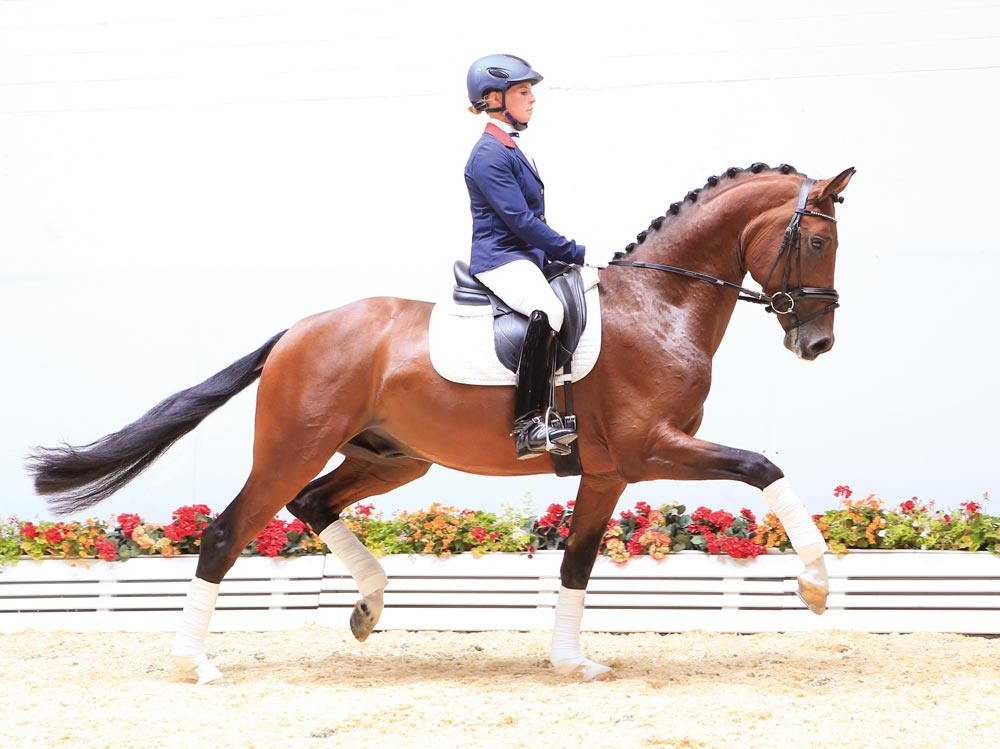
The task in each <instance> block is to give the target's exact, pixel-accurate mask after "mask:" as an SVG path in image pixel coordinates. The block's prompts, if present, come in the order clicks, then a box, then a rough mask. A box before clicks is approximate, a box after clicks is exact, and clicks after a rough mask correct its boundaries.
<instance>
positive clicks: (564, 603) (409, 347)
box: [28, 163, 855, 683]
mask: <svg viewBox="0 0 1000 749" xmlns="http://www.w3.org/2000/svg"><path fill="white" fill-rule="evenodd" d="M854 171H855V170H854V168H853V167H852V168H849V169H846V170H844V171H843V172H841V173H840V174H838V175H837V176H836V177H833V178H830V179H825V180H818V181H817V180H813V179H810V178H808V177H807V176H806V175H804V174H801V173H799V172H797V171H796V170H795V169H794V168H792V167H790V166H788V165H781V166H780V167H775V168H771V167H769V166H768V165H766V164H760V163H757V164H753V165H751V166H750V167H749V168H746V169H742V168H732V169H729V170H727V171H726V172H725V173H723V174H721V175H719V176H713V177H711V178H709V179H708V181H707V184H706V185H705V186H704V187H703V188H698V189H696V190H692V191H691V192H689V193H688V194H687V195H686V197H685V198H684V200H682V201H680V202H677V203H674V204H672V205H671V206H670V207H669V208H668V209H667V210H666V211H665V213H664V214H663V215H661V216H659V217H657V218H655V219H654V220H653V221H652V222H651V223H650V225H649V227H648V228H647V229H646V230H644V231H642V232H641V233H639V234H638V235H637V237H636V241H634V242H631V243H629V244H628V246H627V247H625V249H624V251H622V252H618V253H616V254H615V256H614V257H613V258H612V259H611V260H610V261H608V262H607V264H606V265H604V266H601V267H600V270H599V271H598V277H599V285H598V289H599V294H600V307H601V321H600V324H601V325H602V336H601V340H602V348H601V352H600V355H599V357H598V359H597V361H596V363H595V365H594V367H593V369H592V370H591V372H590V373H589V374H588V375H587V376H586V377H585V378H584V379H582V380H580V381H579V382H578V383H577V384H576V385H575V403H576V413H577V418H578V429H579V439H578V441H577V442H578V449H579V456H580V462H581V466H582V475H581V476H580V480H579V486H578V490H577V494H576V505H575V512H574V515H573V520H572V526H571V529H570V533H569V536H568V537H567V539H566V550H565V554H564V557H563V561H562V565H561V569H560V578H561V580H560V582H561V586H560V592H559V598H558V602H557V606H556V610H555V623H554V626H553V630H552V640H551V645H550V652H549V657H550V661H551V663H552V665H553V667H554V668H555V670H556V671H557V672H558V673H559V674H561V675H565V676H566V677H572V678H578V679H582V680H591V679H598V678H603V677H605V676H607V675H608V674H609V672H610V669H609V667H607V666H605V665H603V664H599V663H596V662H594V661H591V660H590V659H589V658H587V657H586V655H584V653H583V651H582V650H581V646H580V620H581V617H582V615H583V609H584V597H585V593H586V588H587V583H588V581H589V579H590V575H591V571H592V568H593V565H594V562H595V561H596V558H597V555H598V552H599V547H600V543H601V540H602V538H603V536H604V533H605V530H606V528H607V525H608V521H609V520H610V518H611V515H612V513H613V511H614V508H615V506H616V503H617V501H618V499H619V497H620V496H621V494H622V492H623V491H624V490H625V488H626V486H627V485H629V484H631V483H634V482H639V481H649V480H660V479H671V480H681V481H693V480H703V479H728V480H734V481H739V482H743V483H745V484H748V485H750V486H753V487H755V488H757V489H760V490H761V491H762V492H763V494H764V497H765V500H766V502H767V504H768V505H769V507H770V509H771V510H772V511H773V512H775V514H776V515H777V517H778V519H779V520H780V521H781V522H782V524H783V525H784V527H785V529H786V532H787V533H788V535H789V538H790V541H791V543H792V546H793V548H794V549H795V551H796V553H797V554H798V556H799V559H800V561H801V562H802V565H803V571H802V574H801V575H799V577H798V593H799V596H800V597H801V598H802V600H803V602H804V603H805V604H806V605H807V606H808V608H809V609H810V610H812V611H813V612H814V613H817V614H819V613H822V612H823V611H824V610H825V606H826V599H827V593H828V590H829V581H828V576H827V573H826V568H825V565H824V561H823V554H824V552H825V551H826V550H827V547H826V544H825V541H824V539H823V536H822V534H821V533H820V532H819V530H818V529H817V527H816V525H815V524H814V523H813V521H812V519H811V517H810V516H809V515H808V513H807V512H806V511H805V508H804V507H803V505H802V503H801V501H800V500H799V498H798V496H797V495H796V494H795V492H794V490H793V489H792V488H791V485H790V483H789V481H788V479H787V478H786V477H785V475H784V473H783V472H782V471H781V469H780V468H779V467H778V466H777V465H775V464H774V463H773V462H772V461H771V460H769V459H768V458H766V457H764V456H763V455H760V454H757V453H754V452H751V451H747V450H742V449H738V448H734V447H727V446H724V445H720V444H714V443H711V442H707V441H703V440H699V439H697V438H696V437H695V434H696V433H697V431H698V428H699V425H700V424H701V422H702V417H703V405H704V402H705V399H706V397H707V396H708V393H709V387H710V383H711V374H712V359H713V356H714V354H715V353H716V351H717V349H718V348H719V345H720V343H721V341H722V339H723V335H724V334H725V332H726V328H727V326H728V323H729V320H730V318H731V316H732V314H733V311H734V309H735V307H736V303H737V301H738V300H740V299H745V300H747V301H751V302H756V303H759V304H761V305H763V306H764V307H765V308H766V309H767V311H769V312H773V313H775V314H774V316H775V319H776V320H777V322H778V323H779V325H780V327H781V328H782V331H783V333H784V345H785V347H786V348H787V349H789V350H790V351H791V352H792V353H794V354H795V355H797V356H798V357H799V358H801V359H804V360H812V359H815V358H817V357H818V356H820V355H821V354H824V353H826V352H828V351H829V350H830V349H831V348H832V347H833V344H834V334H833V325H834V310H835V309H836V308H837V306H838V305H839V301H838V298H839V295H838V293H837V292H836V290H835V289H834V288H833V281H834V267H835V259H836V251H837V247H838V238H837V231H836V228H837V225H836V220H837V219H836V216H835V213H834V209H835V203H837V202H841V201H842V200H843V198H842V197H841V193H842V192H843V190H844V188H845V187H846V186H847V184H848V182H849V181H850V179H851V177H852V176H853V174H854ZM748 273H749V275H750V276H751V277H752V279H753V280H754V281H755V282H756V283H757V284H759V285H760V287H761V290H760V291H753V290H750V289H747V288H744V287H743V286H741V284H742V283H743V282H744V278H745V276H746V275H747V274H748ZM432 306H433V305H432V304H431V303H428V302H422V301H413V300H406V299H399V298H390V297H373V298H367V299H362V300H359V301H354V302H352V303H350V304H347V305H345V306H343V307H340V308H337V309H333V310H329V311H326V312H322V313H319V314H316V315H312V316H310V317H307V318H305V319H303V320H301V321H299V322H298V323H296V324H294V325H293V326H291V327H290V328H289V329H288V330H286V331H283V332H281V333H278V334H277V335H275V336H273V337H272V338H270V339H269V340H268V341H267V342H266V343H264V345H262V346H261V347H260V348H259V349H257V350H256V351H254V352H252V353H250V354H248V355H246V356H244V357H243V358H242V359H239V360H238V361H236V362H234V363H233V364H232V365H230V366H229V367H227V368H225V369H223V370H222V371H220V372H218V373H217V374H215V375H213V376H212V377H210V378H208V379H207V380H205V381H204V382H202V383H201V384H199V385H196V386H193V387H191V388H188V389H186V390H182V391H180V392H178V393H175V394H174V395H172V396H170V397H168V398H166V399H165V400H163V401H162V402H161V403H160V404H158V405H157V406H155V407H154V408H152V409H151V410H150V411H149V412H147V413H146V414H145V415H144V416H142V417H140V418H139V419H138V420H136V421H135V422H133V423H132V424H129V425H127V426H125V427H123V428H122V429H121V430H119V431H118V432H115V433H113V434H110V435H107V436H105V437H103V438H101V439H99V440H97V441H96V442H93V443H91V444H89V445H85V446H82V447H73V446H69V445H65V444H64V445H61V446H59V447H55V448H41V447H39V448H35V449H34V451H33V452H32V453H31V454H30V455H29V459H28V470H29V471H30V472H31V473H32V474H33V477H34V481H35V488H36V491H37V492H38V493H39V494H41V495H46V496H47V497H48V503H49V506H50V508H51V509H52V510H54V511H56V512H59V513H63V514H65V513H68V512H77V511H80V510H82V509H84V508H87V507H90V506H92V505H94V504H96V503H98V502H99V501H101V500H102V499H104V498H106V497H107V496H109V495H110V494H112V493H113V492H115V491H116V490H118V489H119V488H120V487H121V486H123V485H124V484H126V483H127V482H129V481H131V480H132V479H134V478H135V477H136V476H137V475H139V474H140V473H141V472H142V471H143V470H144V469H145V468H146V467H148V466H149V465H150V464H151V463H152V462H153V461H154V460H156V459H157V457H159V456H160V455H161V454H162V453H163V452H164V451H165V450H166V449H168V448H169V447H170V446H171V445H172V444H173V443H174V442H176V441H177V440H178V439H180V438H181V437H182V436H183V435H185V434H187V433H188V432H190V431H191V430H192V429H194V428H195V427H196V426H197V425H198V424H199V423H200V422H201V421H202V420H203V419H204V418H205V417H206V416H207V415H208V414H210V413H212V412H213V411H215V410H216V409H218V408H220V407H221V406H222V405H223V404H224V403H225V402H226V401H228V400H229V399H230V398H231V397H232V396H233V395H235V394H236V393H238V392H240V391H241V390H243V389H244V388H246V387H248V386H249V385H250V384H252V383H253V382H255V381H257V380H259V385H258V391H257V400H256V411H255V422H254V441H253V462H252V467H251V470H250V473H249V476H248V477H247V479H246V483H245V484H244V486H243V488H242V489H241V490H240V491H239V493H238V494H237V495H236V497H235V498H234V499H233V500H232V502H231V503H230V504H229V505H228V506H227V507H226V508H225V510H224V511H223V512H222V513H221V514H220V515H219V516H218V518H216V519H215V520H214V521H213V522H212V523H211V524H210V525H209V526H208V528H206V529H205V531H204V534H203V536H202V541H201V549H200V554H199V559H198V565H197V570H196V574H195V577H194V578H193V579H192V580H191V583H190V586H189V589H188V593H187V597H186V599H185V601H186V602H185V606H184V612H183V615H182V618H181V623H180V626H179V628H178V630H177V634H176V637H175V640H174V643H173V646H172V649H171V652H172V655H173V656H174V657H175V659H176V660H177V663H178V664H180V666H181V667H182V668H183V669H185V671H186V673H188V674H190V675H191V676H192V678H196V679H197V681H198V683H207V682H211V681H214V680H216V679H218V678H220V677H221V673H220V672H219V671H218V669H217V668H216V667H215V666H214V664H212V663H211V661H210V660H209V659H208V656H207V654H206V651H205V638H206V634H207V630H208V624H209V619H210V617H211V615H212V612H213V610H214V608H215V602H216V595H217V592H218V587H219V583H220V582H221V580H222V579H223V577H224V576H225V575H226V573H227V571H228V570H229V569H230V567H231V566H232V565H233V563H234V562H235V561H236V559H237V557H238V556H239V555H240V553H241V552H242V551H243V549H244V548H245V547H246V546H247V544H248V543H250V541H251V540H252V539H253V538H254V537H255V535H256V534H257V533H259V532H260V531H261V530H262V529H263V528H264V526H265V525H266V524H267V522H268V521H269V520H271V519H272V518H273V517H274V515H275V514H276V513H277V512H278V511H280V510H281V508H282V507H287V509H288V510H289V511H290V512H291V514H292V515H294V516H295V517H296V518H299V519H300V520H302V521H303V522H305V523H307V524H308V525H309V527H310V528H312V529H313V530H314V531H315V532H317V533H318V534H319V535H320V537H321V538H322V539H323V540H324V542H325V543H326V544H327V546H328V547H329V548H330V551H331V552H332V553H334V554H336V555H337V556H338V557H339V558H340V559H341V560H342V561H343V562H344V564H345V566H346V567H347V569H348V570H349V571H350V573H351V574H352V576H353V578H354V580H355V582H356V584H357V586H358V590H359V592H360V594H361V598H360V599H359V601H358V603H357V604H356V606H355V607H354V610H353V612H352V614H351V617H350V625H351V629H352V631H353V633H354V635H355V637H356V638H357V639H358V640H359V641H364V639H365V638H366V637H367V636H368V635H369V633H371V632H372V631H373V629H374V627H375V626H376V625H377V622H378V618H379V615H380V614H381V611H382V607H383V589H384V588H385V586H386V584H387V582H388V580H387V577H386V575H385V573H384V571H383V570H382V567H381V565H380V564H379V563H378V561H377V560H376V559H375V557H374V556H373V555H372V554H371V553H370V552H369V551H368V550H367V549H366V548H365V547H364V546H363V545H362V544H361V542H360V541H358V539H357V538H356V537H355V536H354V535H353V534H352V533H350V531H349V530H347V527H346V526H345V525H344V523H343V521H342V520H340V513H341V512H343V511H344V510H345V508H347V507H349V506H350V505H352V504H353V503H355V502H358V501H360V500H364V499H367V498H369V497H372V496H375V495H380V494H384V493H386V492H389V491H391V490H392V489H395V488H397V487H399V486H402V485H404V484H407V483H409V482H411V481H414V480H416V479H418V478H420V477H421V476H423V475H424V474H425V473H426V472H427V471H428V469H429V468H430V466H431V465H432V464H438V465H442V466H446V467H448V468H452V469H457V470H460V471H465V472H469V473H473V474H480V475H489V476H523V475H529V474H538V473H550V472H552V470H553V465H552V462H551V460H550V458H549V457H542V458H540V459H534V460H517V459H515V452H514V448H513V444H512V441H511V438H510V434H509V433H510V419H511V414H512V409H513V398H514V394H513V389H512V388H508V387H481V386H474V385H468V384H456V383H453V382H451V381H448V380H446V379H444V378H443V377H441V376H439V375H438V374H437V373H436V372H435V370H434V369H433V368H432V365H431V362H430V359H429V353H428V351H429V350H428V320H429V318H430V315H431V310H432ZM470 414H474V417H471V418H470ZM336 453H340V454H341V455H342V456H343V460H342V462H340V464H339V465H338V466H337V467H336V468H334V469H333V470H332V471H330V472H328V473H326V474H325V475H320V473H321V472H322V471H323V469H324V468H325V467H326V465H327V463H328V461H329V460H330V459H331V458H332V457H333V456H334V455H335V454H336Z"/></svg>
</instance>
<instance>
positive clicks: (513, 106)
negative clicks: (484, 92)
mask: <svg viewBox="0 0 1000 749" xmlns="http://www.w3.org/2000/svg"><path fill="white" fill-rule="evenodd" d="M490 97H491V98H493V97H495V102H496V103H494V102H493V101H491V102H490V104H491V105H492V106H495V107H499V106H500V92H499V91H491V92H490ZM534 106H535V93H534V92H533V91H532V90H531V83H529V82H527V81H526V82H524V83H515V84H514V85H513V86H511V87H510V88H509V89H507V111H508V112H509V113H510V116H511V117H513V118H514V119H515V120H517V121H518V122H524V123H527V122H528V120H530V119H531V111H532V109H533V108H534Z"/></svg>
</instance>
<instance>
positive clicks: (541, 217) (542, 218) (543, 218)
mask: <svg viewBox="0 0 1000 749" xmlns="http://www.w3.org/2000/svg"><path fill="white" fill-rule="evenodd" d="M538 218H540V219H541V220H542V221H544V220H545V214H544V213H543V214H542V215H541V216H539V217H538Z"/></svg>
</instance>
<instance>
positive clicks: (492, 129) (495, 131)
mask: <svg viewBox="0 0 1000 749" xmlns="http://www.w3.org/2000/svg"><path fill="white" fill-rule="evenodd" d="M486 132H487V133H489V134H490V135H492V136H493V137H494V138H496V139H497V140H498V141H500V142H501V143H503V144H504V145H505V146H507V148H517V144H516V143H514V139H513V138H511V137H510V136H509V135H507V133H505V132H504V131H503V129H502V128H499V127H497V126H496V125H494V124H493V123H492V122H490V123H487V125H486Z"/></svg>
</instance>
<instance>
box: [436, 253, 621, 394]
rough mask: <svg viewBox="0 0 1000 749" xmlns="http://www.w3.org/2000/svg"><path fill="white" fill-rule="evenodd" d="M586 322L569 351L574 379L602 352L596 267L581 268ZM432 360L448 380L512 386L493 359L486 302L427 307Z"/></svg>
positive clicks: (510, 378) (585, 372) (507, 374)
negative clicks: (573, 350) (475, 304)
mask: <svg viewBox="0 0 1000 749" xmlns="http://www.w3.org/2000/svg"><path fill="white" fill-rule="evenodd" d="M582 274H583V287H584V289H586V297H587V327H586V328H585V329H584V331H583V335H582V336H581V337H580V343H579V345H578V346H577V347H576V352H575V353H574V354H573V382H577V381H578V380H582V379H583V378H584V377H586V376H587V375H588V374H590V371H591V370H592V369H593V368H594V364H596V363H597V357H598V356H599V355H600V353H601V301H600V296H599V294H598V290H597V281H598V278H597V269H596V268H584V269H583V271H582ZM428 338H429V345H430V353H431V364H433V365H434V369H435V370H436V371H437V373H438V374H439V375H441V376H442V377H444V378H445V379H446V380H451V381H452V382H458V383H462V384H463V385H514V384H515V378H514V373H513V372H511V371H510V370H509V369H507V368H506V367H505V366H504V365H503V364H501V363H500V360H499V359H498V358H497V353H496V349H495V348H494V346H493V310H492V308H491V307H490V305H488V304H484V305H477V306H469V305H464V304H455V303H454V302H451V301H448V302H440V303H438V304H435V305H434V309H433V310H432V311H431V322H430V331H429V334H428Z"/></svg>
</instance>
